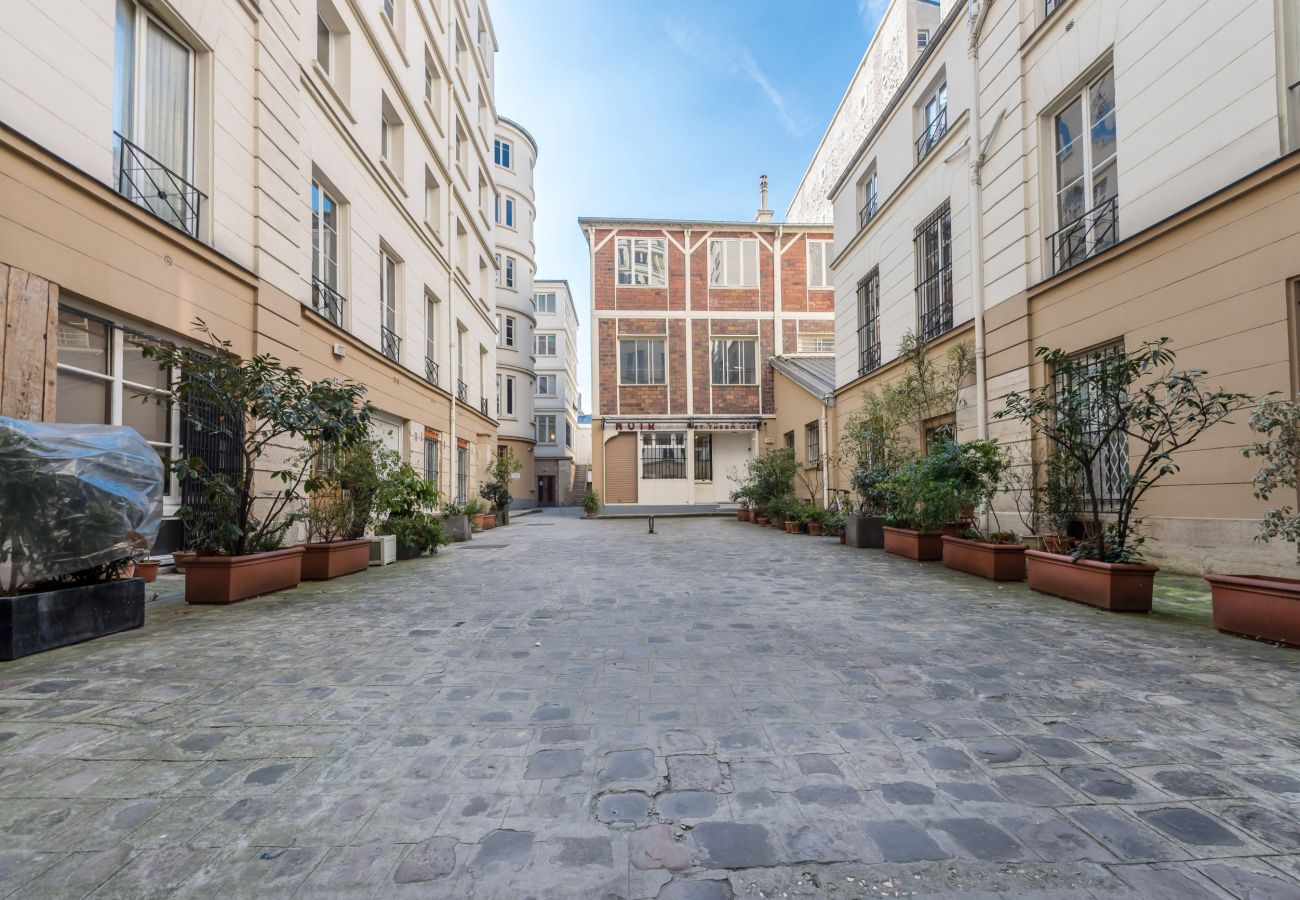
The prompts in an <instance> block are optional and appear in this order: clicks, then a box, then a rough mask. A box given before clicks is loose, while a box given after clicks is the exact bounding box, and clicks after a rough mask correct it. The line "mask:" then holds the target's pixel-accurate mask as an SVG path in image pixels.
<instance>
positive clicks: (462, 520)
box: [442, 503, 473, 542]
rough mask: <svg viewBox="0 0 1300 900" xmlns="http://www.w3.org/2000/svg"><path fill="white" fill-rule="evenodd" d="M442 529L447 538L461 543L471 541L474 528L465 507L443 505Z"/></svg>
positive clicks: (450, 504)
mask: <svg viewBox="0 0 1300 900" xmlns="http://www.w3.org/2000/svg"><path fill="white" fill-rule="evenodd" d="M442 527H443V530H444V531H445V532H446V534H447V537H448V538H450V539H451V540H453V541H456V542H461V541H468V540H470V539H471V532H472V531H473V527H472V526H471V525H470V521H469V516H468V515H466V514H465V507H464V506H462V505H461V504H459V503H444V504H443V506H442Z"/></svg>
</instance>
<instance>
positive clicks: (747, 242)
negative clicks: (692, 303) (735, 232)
mask: <svg viewBox="0 0 1300 900" xmlns="http://www.w3.org/2000/svg"><path fill="white" fill-rule="evenodd" d="M709 286H710V287H758V241H756V240H753V239H750V238H746V239H743V240H742V239H733V238H724V239H721V240H711V241H709Z"/></svg>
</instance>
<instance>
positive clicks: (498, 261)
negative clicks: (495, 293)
mask: <svg viewBox="0 0 1300 900" xmlns="http://www.w3.org/2000/svg"><path fill="white" fill-rule="evenodd" d="M492 258H493V259H494V260H496V264H497V270H496V272H495V273H494V274H493V277H494V278H495V279H496V283H497V286H498V287H500V285H501V254H500V253H493V254H492Z"/></svg>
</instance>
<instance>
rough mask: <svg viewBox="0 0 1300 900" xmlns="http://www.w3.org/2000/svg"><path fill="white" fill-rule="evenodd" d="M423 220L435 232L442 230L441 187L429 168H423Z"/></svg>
mask: <svg viewBox="0 0 1300 900" xmlns="http://www.w3.org/2000/svg"><path fill="white" fill-rule="evenodd" d="M424 221H425V223H426V224H427V225H428V226H429V227H430V228H432V229H433V230H434V233H435V234H436V233H439V232H441V231H442V229H441V228H440V227H439V224H440V223H441V222H442V187H441V186H440V185H439V184H438V179H437V178H436V177H435V176H434V174H433V172H432V171H430V170H429V169H425V170H424Z"/></svg>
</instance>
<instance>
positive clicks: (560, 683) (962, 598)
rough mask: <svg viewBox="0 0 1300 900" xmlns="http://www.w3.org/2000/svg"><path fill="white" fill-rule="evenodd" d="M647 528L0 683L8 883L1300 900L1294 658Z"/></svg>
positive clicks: (176, 633) (536, 530)
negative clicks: (648, 532)
mask: <svg viewBox="0 0 1300 900" xmlns="http://www.w3.org/2000/svg"><path fill="white" fill-rule="evenodd" d="M658 529H659V531H660V532H661V533H660V534H658V535H655V536H648V535H646V534H645V524H644V522H640V521H599V522H586V521H582V520H579V519H576V518H573V517H570V516H567V515H565V514H563V513H550V512H548V513H546V514H543V515H534V516H528V517H525V518H520V519H518V520H517V521H516V522H515V523H514V524H512V525H511V526H509V527H508V528H504V529H498V530H495V531H493V532H490V533H487V534H482V535H478V536H477V537H476V538H475V540H474V541H473V542H472V543H470V544H467V545H461V546H458V547H454V548H451V549H448V550H446V551H444V552H443V553H442V554H440V555H439V556H438V557H436V558H434V559H426V560H420V561H414V562H409V563H402V564H398V565H395V566H391V567H389V568H387V569H384V570H371V571H370V572H368V573H365V574H362V575H359V576H354V577H351V578H347V579H343V580H340V581H337V582H334V583H329V584H323V585H318V586H311V585H303V586H302V587H299V588H298V589H296V590H293V591H290V592H287V593H285V594H282V595H279V596H275V597H269V598H262V599H258V600H253V601H249V602H246V603H243V604H239V605H237V606H233V607H228V608H194V607H186V606H184V605H183V604H180V603H179V602H177V601H176V600H175V599H174V595H175V594H176V592H177V588H178V584H179V579H174V578H173V579H163V580H162V581H160V584H159V588H160V591H161V592H162V594H163V595H164V596H163V599H162V600H160V601H159V602H157V603H154V604H151V605H150V607H149V610H148V614H147V624H146V627H145V628H144V629H142V630H140V631H136V632H133V633H130V634H124V635H117V636H115V637H111V638H108V639H104V640H100V641H96V642H92V643H88V644H83V645H80V646H76V647H69V648H64V649H62V650H58V651H54V652H51V653H47V654H44V655H42V656H38V657H34V658H29V659H26V660H22V661H19V662H16V663H9V664H0V894H3V895H12V896H18V897H23V898H43V897H50V898H68V897H80V896H84V895H92V896H94V897H123V898H144V897H161V896H166V895H168V894H170V893H173V892H174V893H175V894H176V895H177V896H220V897H222V898H227V900H228V898H236V897H259V898H262V897H287V896H299V897H305V898H316V897H335V896H337V897H370V896H380V897H407V896H410V897H455V898H468V897H502V898H516V897H556V898H586V897H592V898H615V897H617V898H655V897H658V898H696V900H713V898H726V897H733V896H734V897H744V898H748V897H755V898H757V897H767V898H777V897H843V898H851V897H880V896H887V897H893V896H931V895H949V896H952V895H973V894H978V895H980V896H987V897H997V896H1026V895H1033V896H1061V897H1125V896H1135V897H1136V896H1140V897H1177V898H1180V900H1194V898H1199V897H1224V896H1235V897H1243V898H1244V897H1252V898H1264V897H1267V898H1282V897H1300V821H1297V809H1298V808H1300V651H1288V650H1284V649H1280V648H1275V647H1271V646H1267V645H1262V644H1258V643H1252V642H1249V641H1245V640H1242V639H1238V638H1231V637H1227V636H1223V635H1219V634H1217V633H1216V632H1214V631H1213V630H1211V629H1210V628H1208V627H1206V626H1205V625H1204V624H1203V623H1201V622H1199V621H1191V620H1190V619H1189V617H1187V616H1184V615H1172V616H1171V615H1164V614H1161V613H1160V611H1159V609H1158V611H1157V614H1156V615H1153V616H1151V617H1149V618H1130V617H1122V616H1117V615H1112V614H1106V613H1101V612H1097V611H1093V610H1090V609H1087V608H1084V607H1079V606H1075V605H1072V604H1068V603H1065V602H1063V601H1059V600H1054V599H1051V598H1047V597H1041V596H1037V595H1034V594H1031V593H1029V592H1028V591H1027V590H1026V589H1025V588H1023V587H1021V586H1014V587H998V586H995V585H992V584H990V583H987V582H982V581H979V580H977V579H974V578H971V577H968V576H964V575H959V574H956V573H952V572H948V571H946V570H945V569H943V568H942V567H941V566H939V565H937V564H926V565H921V564H917V563H912V562H908V561H904V560H901V559H896V558H892V557H886V556H884V555H883V554H882V553H880V552H878V551H856V550H849V549H846V548H844V547H841V546H840V545H839V544H838V543H836V542H835V541H833V540H830V539H816V538H809V537H797V538H796V537H791V536H788V535H785V534H779V533H777V532H776V531H774V530H772V529H759V528H757V527H756V526H753V525H745V524H740V523H737V522H734V521H730V520H721V519H712V520H704V519H699V520H660V522H659V523H658ZM168 595H171V597H169V596H168ZM1175 612H1177V610H1175ZM1192 618H1194V617H1192Z"/></svg>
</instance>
